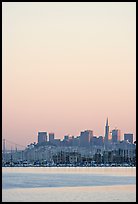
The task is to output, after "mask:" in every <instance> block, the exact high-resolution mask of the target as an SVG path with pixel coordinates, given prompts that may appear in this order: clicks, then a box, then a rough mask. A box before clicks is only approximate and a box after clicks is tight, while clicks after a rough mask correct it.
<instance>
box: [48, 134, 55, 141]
mask: <svg viewBox="0 0 138 204" xmlns="http://www.w3.org/2000/svg"><path fill="white" fill-rule="evenodd" d="M54 138H55V135H54V133H53V132H52V133H49V142H50V143H53V142H54Z"/></svg>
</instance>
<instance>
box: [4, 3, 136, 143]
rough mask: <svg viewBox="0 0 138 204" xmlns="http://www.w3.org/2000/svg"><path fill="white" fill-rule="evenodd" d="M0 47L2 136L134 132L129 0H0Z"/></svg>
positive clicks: (30, 138) (29, 138)
mask: <svg viewBox="0 0 138 204" xmlns="http://www.w3.org/2000/svg"><path fill="white" fill-rule="evenodd" d="M2 52H3V54H2V112H3V113H2V120H3V122H2V126H3V130H2V134H3V138H5V139H9V140H10V141H14V142H16V143H18V144H22V145H27V144H29V143H31V142H34V141H37V132H38V131H47V132H48V133H49V132H54V133H55V137H56V138H61V139H62V138H63V137H64V135H66V134H71V135H74V136H77V135H79V134H80V131H83V130H85V129H91V130H93V131H94V135H95V136H99V135H103V136H104V127H105V123H106V118H107V117H108V118H109V125H110V130H112V129H113V128H115V127H117V128H119V129H121V131H122V135H123V134H124V133H128V132H130V133H133V134H134V137H136V3H135V2H132V3H130V2H113V3H112V2H110V3H108V2H106V3H105V2H103V3H101V2H98V3H93V2H86V3H85V2H83V3H81V2H79V3H77V2H74V3H73V2H66V3H62V2H58V3H55V2H53V3H50V2H49V3H47V2H44V3H42V2H40V3H39V2H26V3H25V2H12V3H9V2H7V3H6V2H3V3H2ZM122 139H123V137H122Z"/></svg>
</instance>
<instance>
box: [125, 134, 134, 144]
mask: <svg viewBox="0 0 138 204" xmlns="http://www.w3.org/2000/svg"><path fill="white" fill-rule="evenodd" d="M124 140H128V141H129V142H131V143H133V134H132V133H124Z"/></svg>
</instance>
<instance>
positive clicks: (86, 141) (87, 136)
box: [80, 130, 93, 147]
mask: <svg viewBox="0 0 138 204" xmlns="http://www.w3.org/2000/svg"><path fill="white" fill-rule="evenodd" d="M92 137H93V131H92V130H85V131H83V132H81V134H80V146H84V147H87V146H89V145H90V141H91V139H92Z"/></svg>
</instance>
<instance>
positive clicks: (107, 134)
mask: <svg viewBox="0 0 138 204" xmlns="http://www.w3.org/2000/svg"><path fill="white" fill-rule="evenodd" d="M108 140H109V124H108V118H107V120H106V126H105V137H104V142H105V144H107V143H108Z"/></svg>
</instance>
